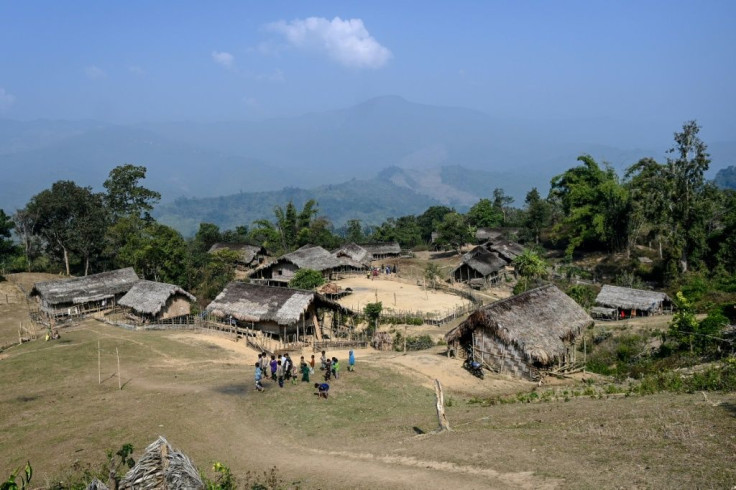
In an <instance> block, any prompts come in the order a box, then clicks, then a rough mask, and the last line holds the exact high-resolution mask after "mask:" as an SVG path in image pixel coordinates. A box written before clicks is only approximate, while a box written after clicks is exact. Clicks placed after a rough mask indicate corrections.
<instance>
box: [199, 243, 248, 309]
mask: <svg viewBox="0 0 736 490" xmlns="http://www.w3.org/2000/svg"><path fill="white" fill-rule="evenodd" d="M239 258H240V257H239V255H238V253H237V252H235V251H233V250H227V249H222V250H217V251H216V252H214V253H212V254H208V256H207V260H206V262H205V263H204V264H202V265H201V266H200V267H199V268H198V269H196V270H195V271H194V281H192V282H193V283H194V284H193V285H194V287H193V288H192V289H193V290H194V292H195V294H196V296H197V299H198V301H199V303H200V304H207V303H209V302H210V301H212V300H213V299H214V298H215V296H217V295H218V294H220V292H221V291H222V290H223V289H225V286H226V285H227V284H228V283H229V282H230V281H232V280H233V279H235V267H236V263H237V261H238V260H239Z"/></svg>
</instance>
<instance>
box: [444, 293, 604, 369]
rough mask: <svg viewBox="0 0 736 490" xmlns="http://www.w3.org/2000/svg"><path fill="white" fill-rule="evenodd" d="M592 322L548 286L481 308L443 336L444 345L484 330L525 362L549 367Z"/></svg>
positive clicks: (562, 295) (580, 309)
mask: <svg viewBox="0 0 736 490" xmlns="http://www.w3.org/2000/svg"><path fill="white" fill-rule="evenodd" d="M593 323H594V322H593V319H592V318H591V317H590V316H589V315H588V314H587V313H586V312H585V310H584V309H583V308H581V307H580V305H578V304H577V303H576V302H575V301H574V300H573V299H572V298H570V297H569V296H568V295H566V294H565V293H563V292H562V291H560V290H559V289H558V288H557V287H556V286H554V285H552V284H549V285H546V286H542V287H540V288H536V289H532V290H530V291H526V292H524V293H522V294H519V295H517V296H512V297H510V298H507V299H504V300H501V301H497V302H495V303H491V304H489V305H486V306H483V307H481V308H479V309H478V310H476V311H475V312H474V313H472V314H471V315H470V316H469V317H468V319H467V320H465V321H464V322H463V323H461V324H460V325H458V326H457V327H455V328H454V329H452V330H450V331H449V332H447V334H446V335H445V338H446V339H447V341H448V342H452V341H455V340H458V339H459V338H460V337H462V336H464V335H465V334H467V333H468V332H470V331H473V330H475V329H476V328H484V329H487V331H488V332H489V333H490V334H491V335H493V336H495V337H497V338H498V339H499V340H500V341H501V342H503V343H505V344H506V345H510V344H515V345H516V346H517V347H518V348H519V350H520V351H521V352H522V353H523V355H524V356H525V357H526V358H527V360H529V361H531V362H538V363H540V364H542V365H549V364H551V363H552V362H554V360H555V359H558V358H560V356H562V355H564V354H565V352H566V348H567V346H566V342H569V341H571V340H573V339H574V338H576V337H577V336H578V335H580V333H581V332H582V331H583V329H584V328H586V327H588V326H589V325H592V324H593Z"/></svg>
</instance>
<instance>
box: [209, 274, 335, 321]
mask: <svg viewBox="0 0 736 490" xmlns="http://www.w3.org/2000/svg"><path fill="white" fill-rule="evenodd" d="M313 302H317V303H318V304H320V305H325V306H329V307H331V308H333V309H335V310H341V311H347V310H345V309H344V308H343V307H341V306H340V305H339V304H338V303H335V302H334V301H330V300H329V299H327V298H325V297H324V296H322V295H319V294H317V293H315V292H314V291H305V290H302V289H290V288H281V287H272V286H262V285H260V284H249V283H244V282H238V281H233V282H231V283H230V284H228V285H227V286H225V289H223V290H222V292H221V293H220V294H218V295H217V297H216V298H215V299H214V300H213V301H212V302H211V303H210V304H209V305H207V308H206V310H207V311H208V312H210V313H211V314H213V315H215V316H218V317H220V318H226V317H228V316H232V317H233V318H236V319H237V320H240V321H243V322H253V323H258V322H267V321H270V322H274V323H276V324H278V325H283V326H289V325H293V324H294V323H296V322H298V321H299V318H300V317H301V315H302V313H303V312H305V311H306V310H307V309H308V308H309V306H310V305H311V304H312V303H313Z"/></svg>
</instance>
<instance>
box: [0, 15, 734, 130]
mask: <svg viewBox="0 0 736 490" xmlns="http://www.w3.org/2000/svg"><path fill="white" fill-rule="evenodd" d="M734 25H736V2H733V1H730V0H723V1H707V0H706V1H697V2H696V1H692V0H691V1H677V0H673V1H669V0H667V1H664V0H662V1H646V0H644V1H620V2H606V1H602V0H600V1H595V0H593V1H591V0H587V1H566V0H560V1H490V0H489V1H453V2H439V1H422V2H419V1H415V2H410V1H383V0H375V1H370V2H367V1H327V0H326V1H319V2H304V1H302V2H297V1H293V2H284V1H277V0H274V1H220V2H201V1H177V2H164V1H159V2H150V1H135V0H128V1H125V2H100V1H82V0H80V1H74V2H59V1H40V0H39V1H33V2H20V1H11V0H0V117H2V118H10V119H20V120H32V119H39V118H49V119H70V120H79V119H95V120H101V121H108V122H116V123H125V124H128V123H139V122H158V121H195V122H212V121H227V120H252V119H256V120H258V119H263V118H272V117H291V116H297V115H300V114H304V113H308V112H319V111H326V110H332V109H339V108H344V107H349V106H351V105H354V104H357V103H360V102H362V101H365V100H367V99H370V98H372V97H377V96H382V95H399V96H402V97H404V98H406V99H407V100H410V101H413V102H419V103H425V104H432V105H442V106H456V107H467V108H471V109H476V110H479V111H483V112H485V113H488V114H490V115H492V116H494V117H499V118H516V119H534V120H565V119H572V118H575V119H591V120H596V119H600V118H609V119H615V120H630V121H637V122H638V123H639V124H642V123H644V124H646V123H647V122H651V123H652V124H667V125H669V126H671V127H672V129H673V130H675V129H677V127H678V125H681V123H682V122H683V121H686V120H690V119H697V120H698V121H699V122H700V124H701V125H703V127H704V128H708V135H709V136H710V138H715V139H733V137H732V135H733V134H734V132H735V131H736V90H735V89H734V87H736V63H734V61H733V51H734V48H736V29H734V28H733V26H734Z"/></svg>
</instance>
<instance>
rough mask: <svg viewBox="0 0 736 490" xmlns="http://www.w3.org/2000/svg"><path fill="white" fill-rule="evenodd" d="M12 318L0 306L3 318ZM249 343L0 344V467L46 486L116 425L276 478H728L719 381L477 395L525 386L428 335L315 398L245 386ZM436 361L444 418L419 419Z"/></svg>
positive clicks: (127, 435)
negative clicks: (670, 387)
mask: <svg viewBox="0 0 736 490" xmlns="http://www.w3.org/2000/svg"><path fill="white" fill-rule="evenodd" d="M17 314H20V313H17ZM12 321H13V320H7V317H5V316H3V317H2V318H0V332H4V331H5V330H6V329H12V325H9V322H10V323H12ZM98 342H99V346H100V360H101V378H102V383H99V382H98ZM116 349H117V351H118V352H119V355H120V363H121V372H122V376H121V379H120V381H121V384H122V390H120V389H118V379H117V377H116V370H117V367H116V355H115V352H116ZM305 354H307V355H309V354H311V352H309V353H308V352H305ZM331 354H332V353H331ZM256 355H257V354H256V353H254V352H253V351H251V350H249V349H248V348H246V347H245V346H244V345H243V343H242V342H235V341H233V340H232V339H230V338H228V337H225V336H216V335H212V334H200V333H196V332H189V331H187V332H131V331H127V330H123V329H118V328H115V327H112V326H109V325H105V324H102V323H99V322H97V321H94V320H86V321H84V322H82V323H81V324H79V325H77V326H76V327H74V328H73V329H72V330H68V331H62V338H61V339H60V340H59V341H51V342H45V341H43V340H39V341H33V342H28V343H24V344H23V345H18V346H13V347H10V348H9V349H6V350H5V351H3V352H2V353H0V386H1V387H2V391H0V414H1V416H0V472H3V473H4V474H8V473H9V472H10V471H11V470H13V469H14V468H16V467H17V466H19V465H21V464H24V463H25V461H26V460H30V461H31V463H32V464H33V466H34V470H35V472H36V474H35V476H34V482H35V483H36V484H37V485H39V486H40V485H44V486H45V485H48V484H50V483H52V481H53V480H54V479H64V478H66V476H65V475H67V474H68V469H69V468H70V467H71V466H72V465H74V463H75V462H84V463H89V464H92V465H94V466H95V467H97V466H99V465H100V464H101V463H102V462H103V460H104V458H105V451H106V450H107V449H114V450H116V449H118V448H120V446H121V445H122V444H124V443H128V442H129V443H132V444H133V445H134V447H135V448H136V451H135V453H134V457H138V456H139V455H140V453H141V450H142V449H143V448H144V447H145V446H146V445H147V444H149V443H150V442H152V441H153V440H155V439H156V437H157V436H158V435H164V436H166V437H167V438H168V439H169V441H170V442H171V443H172V444H173V445H174V446H175V447H177V448H179V449H181V450H182V451H184V452H185V453H186V454H188V455H189V456H190V457H191V458H192V459H193V461H194V463H195V464H196V465H198V466H199V467H200V468H202V469H208V468H209V467H210V466H211V465H212V463H213V462H214V461H221V462H223V463H226V464H228V465H229V466H230V467H231V468H232V470H233V472H234V473H235V474H236V475H244V474H245V473H246V472H247V471H257V472H261V471H265V470H268V469H270V468H271V467H273V466H276V467H277V473H278V475H279V477H280V478H281V479H282V480H283V482H284V487H285V488H292V487H299V488H322V489H325V488H421V489H428V488H535V489H536V488H581V489H582V488H596V487H598V488H731V487H732V486H733V485H734V484H736V394H733V393H731V394H719V393H710V394H708V400H706V399H705V398H704V397H703V396H702V395H701V394H699V393H696V394H692V395H672V394H659V395H652V396H632V397H623V396H620V397H611V398H607V399H605V398H604V399H591V398H590V397H578V398H570V399H569V401H567V402H564V401H559V402H539V403H516V404H503V405H494V406H482V405H480V404H477V403H472V401H473V400H474V399H475V398H476V397H488V396H491V395H497V394H506V393H515V392H529V391H531V390H533V389H538V388H536V385H534V384H532V383H527V382H523V381H518V380H513V379H509V378H503V377H499V376H486V379H485V380H478V379H476V378H474V377H472V376H471V375H470V374H468V373H466V372H465V371H463V370H462V369H461V367H460V361H458V360H454V359H452V360H451V359H447V358H446V357H445V356H443V355H442V353H441V349H440V348H437V349H434V350H429V351H422V352H412V353H408V354H401V353H395V352H387V353H381V352H375V351H371V350H369V349H366V350H361V351H358V353H357V357H358V364H357V369H356V372H354V373H348V372H346V370H345V368H344V367H343V370H342V375H341V377H340V379H339V380H337V381H334V382H332V384H331V386H332V389H331V395H330V398H329V400H326V401H325V400H319V399H317V397H316V396H314V395H313V391H314V389H313V388H312V387H310V386H307V385H306V384H301V383H300V384H298V385H287V386H285V387H284V388H283V389H279V388H278V386H277V385H275V384H274V383H272V382H271V381H267V382H266V383H265V385H266V391H265V392H264V393H257V392H254V390H253V389H252V385H253V369H252V368H251V363H252V362H253V361H254V360H255V358H256ZM334 355H336V356H338V357H339V358H340V359H341V360H345V359H346V353H345V352H344V351H343V352H336V353H334ZM435 377H436V378H439V379H440V380H441V381H442V382H443V385H444V386H445V390H446V395H445V397H446V401H447V405H448V406H447V416H448V418H449V421H450V425H451V426H452V428H453V431H452V432H448V433H442V434H432V433H431V431H432V430H433V429H435V427H436V426H437V421H436V415H435V412H434V393H433V391H432V390H431V388H430V385H431V381H432V379H433V378H435ZM558 382H559V383H571V384H570V385H569V386H570V389H572V388H574V387H575V386H576V385H575V383H577V384H578V385H579V384H580V382H579V381H574V380H568V381H558ZM566 386H568V385H566V384H563V385H560V387H561V388H565V387H566ZM543 389H545V388H543Z"/></svg>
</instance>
